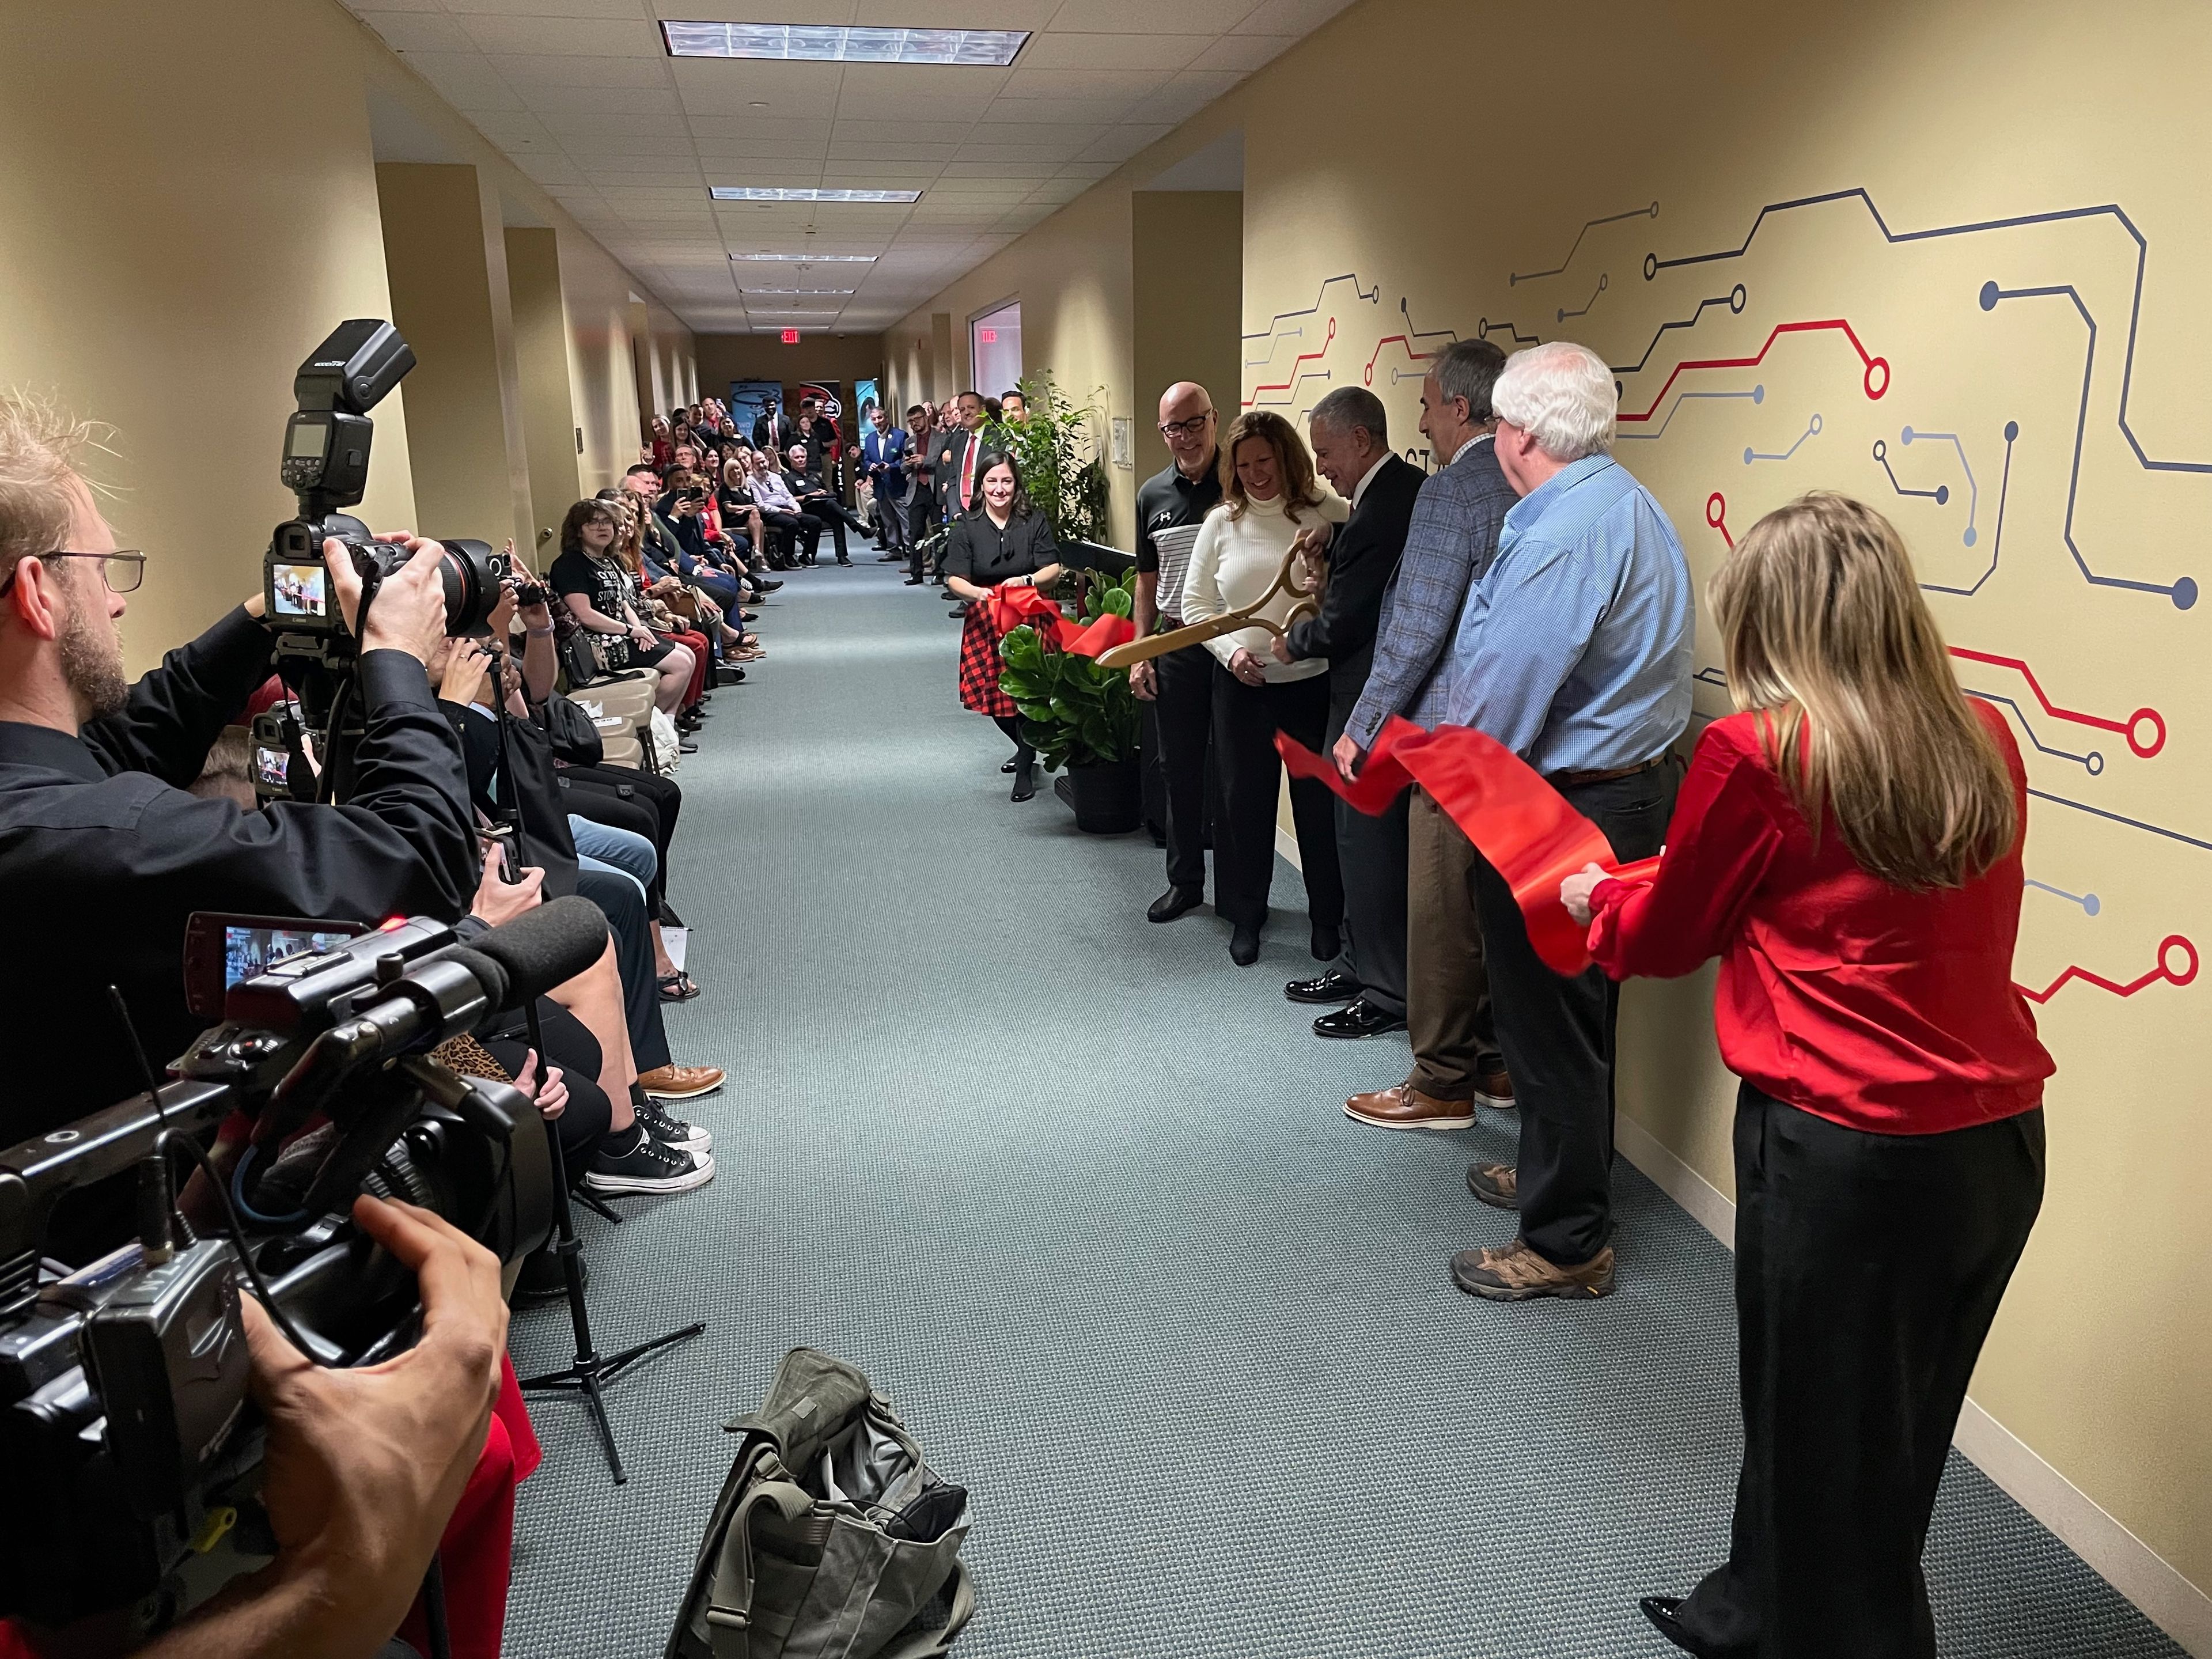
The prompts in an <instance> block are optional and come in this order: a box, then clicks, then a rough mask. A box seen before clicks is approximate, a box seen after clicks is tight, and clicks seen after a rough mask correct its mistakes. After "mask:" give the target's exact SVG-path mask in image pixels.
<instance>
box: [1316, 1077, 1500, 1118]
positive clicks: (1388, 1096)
mask: <svg viewBox="0 0 2212 1659" xmlns="http://www.w3.org/2000/svg"><path fill="white" fill-rule="evenodd" d="M1344 1115H1345V1116H1346V1117H1348V1118H1351V1119H1352V1120H1354V1121H1357V1122H1360V1123H1371V1124H1373V1125H1374V1126H1375V1127H1376V1128H1378V1129H1471V1128H1473V1127H1474V1102H1473V1101H1471V1100H1438V1099H1437V1097H1435V1096H1434V1095H1425V1094H1423V1093H1422V1092H1421V1091H1419V1089H1416V1088H1415V1087H1414V1086H1413V1084H1412V1083H1411V1082H1406V1083H1401V1084H1399V1085H1397V1086H1396V1087H1395V1088H1392V1089H1379V1090H1377V1091H1376V1092H1375V1093H1373V1094H1371V1095H1354V1096H1352V1098H1351V1099H1349V1100H1347V1101H1346V1102H1345V1103H1344Z"/></svg>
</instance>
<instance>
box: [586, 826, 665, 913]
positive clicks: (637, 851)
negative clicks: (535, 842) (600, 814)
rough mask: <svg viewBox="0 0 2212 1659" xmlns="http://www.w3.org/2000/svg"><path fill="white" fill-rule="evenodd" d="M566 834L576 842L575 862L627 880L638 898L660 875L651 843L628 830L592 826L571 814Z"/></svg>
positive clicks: (658, 861)
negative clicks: (628, 879)
mask: <svg viewBox="0 0 2212 1659" xmlns="http://www.w3.org/2000/svg"><path fill="white" fill-rule="evenodd" d="M568 833H569V835H570V836H573V837H574V840H575V842H576V858H577V861H578V862H580V864H582V865H583V866H584V867H585V868H586V869H587V870H606V871H610V872H619V873H620V874H623V875H625V876H628V877H629V878H630V879H631V880H633V881H635V883H636V884H637V886H638V891H639V892H640V894H642V893H644V891H645V890H647V888H649V887H651V886H652V885H653V878H655V877H657V876H659V873H660V854H659V852H658V851H657V850H656V849H655V848H654V847H653V843H652V842H649V841H647V839H646V838H645V837H644V836H641V835H639V834H637V833H636V831H635V830H631V829H615V828H613V827H612V826H611V825H609V824H605V823H592V820H591V819H589V818H584V817H576V816H575V815H574V814H573V813H571V814H570V815H569V818H568Z"/></svg>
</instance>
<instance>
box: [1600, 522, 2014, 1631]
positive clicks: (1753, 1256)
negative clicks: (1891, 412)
mask: <svg viewBox="0 0 2212 1659" xmlns="http://www.w3.org/2000/svg"><path fill="white" fill-rule="evenodd" d="M1710 598H1711V603H1712V608H1713V614H1714V616H1715V617H1716V619H1717V621H1718V623H1719V624H1720V630H1721V635H1722V640H1723V656H1724V659H1725V661H1726V664H1727V668H1728V676H1729V689H1730V693H1731V695H1732V696H1733V697H1734V699H1735V704H1736V707H1737V708H1738V709H1739V710H1741V712H1740V713H1737V714H1731V715H1729V716H1728V717H1727V718H1725V719H1723V720H1716V721H1714V722H1713V723H1712V724H1711V726H1708V727H1706V729H1705V733H1704V735H1703V736H1702V737H1701V738H1699V742H1698V747H1697V751H1696V754H1695V755H1694V757H1692V761H1691V763H1690V770H1689V775H1688V776H1687V777H1686V779H1685V780H1684V781H1683V784H1682V789H1681V793H1680V799H1679V802H1678V804H1677V805H1676V807H1675V811H1674V821H1673V823H1672V824H1671V826H1670V828H1669V829H1668V842H1667V848H1666V853H1665V855H1664V857H1663V858H1662V860H1661V862H1660V865H1659V870H1658V873H1657V875H1656V877H1655V878H1653V879H1652V880H1651V881H1650V883H1649V884H1643V885H1632V884H1626V883H1623V882H1620V881H1615V880H1611V879H1608V878H1606V876H1605V874H1604V872H1602V871H1600V870H1599V869H1598V868H1597V867H1596V866H1595V865H1593V866H1590V867H1589V869H1587V870H1585V871H1583V872H1582V873H1581V874H1579V875H1576V876H1573V877H1571V878H1568V880H1567V881H1566V882H1565V884H1563V886H1562V888H1561V890H1560V898H1561V900H1562V901H1563V902H1565V904H1566V906H1567V908H1568V909H1569V911H1570V912H1571V913H1572V914H1573V915H1575V916H1576V918H1577V920H1587V921H1590V923H1591V927H1590V950H1591V952H1592V954H1593V955H1594V956H1595V957H1596V959H1597V961H1598V963H1600V964H1601V966H1602V967H1603V968H1604V969H1606V971H1607V973H1608V974H1610V975H1613V977H1614V978H1616V979H1625V978H1626V977H1627V976H1629V975H1632V974H1647V975H1661V976H1672V975H1680V974H1686V973H1688V972H1690V971H1691V970H1692V969H1695V968H1696V967H1698V966H1699V964H1700V963H1703V962H1705V960H1706V959H1707V958H1709V957H1715V956H1717V957H1720V958H1721V969H1720V985H1719V991H1718V995H1717V1000H1716V1007H1715V1024H1716V1025H1717V1029H1718V1033H1719V1037H1720V1047H1721V1054H1722V1057H1723V1059H1724V1060H1726V1061H1727V1062H1728V1064H1729V1068H1730V1069H1731V1070H1732V1071H1734V1072H1735V1073H1737V1074H1738V1075H1739V1076H1741V1078H1742V1079H1743V1084H1742V1088H1741V1092H1740V1094H1739V1097H1738V1103H1737V1109H1736V1119H1735V1173H1736V1231H1735V1246H1736V1314H1737V1318H1738V1321H1739V1323H1740V1326H1741V1343H1740V1363H1741V1384H1742V1401H1743V1417H1744V1460H1743V1472H1742V1475H1741V1480H1739V1482H1738V1485H1737V1488H1736V1506H1735V1524H1734V1528H1733V1534H1732V1538H1731V1542H1730V1547H1729V1559H1728V1560H1727V1561H1726V1562H1725V1563H1723V1565H1721V1566H1720V1567H1718V1568H1717V1569H1716V1570H1715V1571H1713V1572H1712V1573H1711V1574H1710V1575H1708V1576H1707V1577H1706V1578H1705V1581H1704V1582H1703V1583H1700V1584H1699V1586H1698V1587H1697V1589H1696V1590H1695V1591H1694V1592H1693V1593H1692V1595H1690V1596H1689V1597H1688V1598H1687V1599H1686V1600H1679V1599H1677V1598H1674V1597H1672V1596H1656V1595H1655V1596H1647V1597H1645V1598H1644V1602H1643V1607H1644V1613H1645V1614H1646V1615H1647V1616H1648V1617H1649V1618H1650V1620H1651V1622H1652V1623H1653V1624H1654V1625H1656V1626H1658V1628H1659V1629H1660V1630H1661V1631H1662V1632H1664V1633H1665V1634H1666V1635H1667V1636H1668V1638H1669V1639H1670V1640H1672V1641H1673V1642H1674V1644H1676V1645H1677V1646H1678V1647H1680V1648H1682V1649H1684V1650H1686V1651H1688V1652H1691V1653H1695V1654H1705V1655H1711V1656H1724V1659H1753V1656H1781V1655H1787V1656H1789V1659H1822V1656H1835V1659H1844V1656H1849V1659H1934V1655H1935V1652H1936V1638H1935V1630H1934V1625H1933V1622H1932V1620H1931V1619H1930V1616H1929V1607H1928V1593H1927V1587H1926V1584H1925V1583H1924V1582H1923V1579H1922V1577H1921V1570H1920V1554H1921V1547H1922V1544H1923V1541H1924V1540H1925V1538H1926V1536H1927V1531H1928V1522H1929V1514H1930V1512H1931V1511H1932V1510H1933V1508H1934V1506H1935V1502H1936V1482H1937V1480H1939V1479H1940V1477H1941V1476H1942V1470H1943V1459H1944V1454H1945V1452H1946V1450H1947V1449H1948V1447H1949V1445H1950V1443H1951V1436H1952V1432H1953V1431H1954V1429H1955V1428H1956V1426H1957V1425H1958V1419H1959V1411H1960V1406H1961V1404H1962V1403H1963V1402H1964V1401H1965V1399H1966V1384H1967V1382H1968V1380H1969V1378H1970V1377H1971V1376H1972V1373H1973V1369H1974V1361H1975V1358H1976V1357H1977V1356H1978V1354H1979V1353H1980V1352H1981V1347H1982V1342H1983V1340H1984V1337H1986V1336H1987V1335H1988V1334H1989V1328H1990V1322H1991V1321H1992V1320H1993V1319H1994V1318H1995V1316H1996V1310H1997V1304H1998V1301H1999V1300H2000V1299H2001V1298H2002V1296H2003V1294H2004V1289H2005V1285H2006V1283H2007V1281H2008V1280H2009V1279H2010V1278H2011V1276H2012V1270H2013V1267H2014V1265H2015V1263H2016V1262H2017V1261H2019V1260H2020V1254H2021V1249H2022V1248H2023V1247H2024V1246H2025V1245H2026V1243H2027V1235H2028V1230H2029V1229H2030V1228H2031V1227H2032V1226H2033V1225H2034V1221H2035V1216H2036V1212H2037V1210H2038V1208H2039V1206H2040V1205H2041V1203H2042V1200H2043V1165H2044V1139H2043V1109H2042V1100H2043V1080H2044V1079H2045V1078H2047V1077H2049V1076H2050V1075H2051V1071H2052V1069H2053V1068H2052V1066H2051V1057H2050V1055H2049V1054H2046V1053H2045V1051H2044V1048H2043V1045H2042V1044H2041V1043H2040V1042H2038V1041H2037V1040H2036V1035H2035V1022H2034V1020H2033V1018H2032V1017H2031V1016H2030V1014H2029V1012H2028V1009H2027V1003H2026V1001H2025V1000H2023V999H2022V998H2021V994H2020V993H2019V992H2018V991H2017V990H2015V988H2014V987H2013V984H2012V981H2011V968H2012V955H2013V941H2014V937H2015V933H2017V932H2018V929H2019V923H2020V902H2021V830H2022V827H2023V824H2024V822H2025V819H2026V815H2027V779H2026V775H2025V773H2024V772H2023V770H2022V769H2021V759H2020V751H2019V750H2018V749H2017V748H2016V747H2015V745H2014V743H2013V740H2012V738H2011V735H2010V733H2009V732H2008V731H2007V729H2006V727H2005V725H2004V722H2003V720H2002V718H2001V717H2000V716H1999V715H1998V714H1996V711H1995V710H1994V709H1992V708H1990V707H1989V706H1988V705H1987V704H1985V703H1981V702H1969V701H1968V700H1967V699H1966V696H1964V695H1963V694H1962V693H1961V692H1960V690H1959V687H1958V682H1957V680H1956V679H1955V678H1954V677H1953V675H1952V672H1951V667H1950V661H1949V659H1948V656H1947V654H1946V653H1945V651H1944V648H1943V641H1942V636H1941V635H1940V634H1939V633H1938V632H1937V630H1936V623H1935V619H1934V618H1933V617H1930V616H1929V613H1928V608H1927V605H1925V603H1924V602H1923V600H1922V599H1921V596H1920V590H1919V587H1918V586H1917V583H1916V581H1915V579H1914V575H1913V571H1912V566H1911V560H1910V559H1909V557H1908V556H1907V555H1906V553H1905V546H1904V544H1903V543H1902V542H1901V541H1900V540H1899V537H1898V534H1897V532H1896V530H1895V529H1894V528H1893V526H1891V525H1890V523H1889V522H1888V520H1886V519H1884V518H1883V517H1882V516H1881V514H1880V513H1875V511H1873V510H1872V509H1871V508H1869V507H1863V506H1862V505H1860V504H1859V503H1858V502H1857V501H1850V500H1846V499H1845V498H1844V497H1842V496H1839V495H1808V496H1805V497H1803V498H1802V499H1801V500H1799V501H1794V502H1792V503H1791V504H1790V506H1788V507H1784V508H1782V509H1781V510H1780V511H1778V512H1776V513H1770V514H1768V515H1767V516H1766V517H1765V518H1764V519H1762V520H1759V523H1758V524H1757V525H1755V526H1753V528H1752V529H1751V531H1750V532H1748V533H1747V534H1746V535H1745V536H1744V538H1742V540H1741V541H1740V542H1738V543H1737V544H1736V547H1735V552H1734V553H1733V554H1732V555H1730V556H1729V560H1728V562H1727V564H1726V565H1725V566H1724V567H1723V568H1722V570H1721V572H1720V574H1718V575H1717V577H1715V579H1714V580H1713V583H1712V586H1711V592H1710Z"/></svg>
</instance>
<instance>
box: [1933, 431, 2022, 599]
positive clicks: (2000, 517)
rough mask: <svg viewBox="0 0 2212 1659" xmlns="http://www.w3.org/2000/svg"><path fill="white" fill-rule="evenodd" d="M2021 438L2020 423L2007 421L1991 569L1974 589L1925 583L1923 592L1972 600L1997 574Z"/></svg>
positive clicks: (1981, 576) (1991, 542) (1979, 576)
mask: <svg viewBox="0 0 2212 1659" xmlns="http://www.w3.org/2000/svg"><path fill="white" fill-rule="evenodd" d="M2019 436H2020V422H2018V421H2007V422H2005V426H2004V443H2005V455H2004V476H2003V477H2002V478H2000V479H1999V480H1998V481H1997V527H1996V535H1995V536H1994V537H1993V538H1991V539H1990V563H1989V568H1987V569H1986V570H1984V571H1983V572H1982V574H1980V575H1978V576H1977V577H1975V578H1974V585H1973V586H1972V587H1949V586H1945V585H1944V584H1943V583H1942V582H1923V583H1921V584H1920V586H1921V591H1922V592H1928V593H1955V594H1957V595H1958V596H1959V597H1960V599H1972V598H1973V597H1974V595H1975V594H1977V593H1978V592H1981V591H1982V589H1983V587H1984V586H1985V585H1986V584H1987V583H1988V581H1989V580H1990V577H1992V576H1994V575H1996V574H1997V561H1998V559H2000V558H2001V557H2002V556H2003V555H2004V515H2005V502H2006V501H2008V500H2009V499H2010V497H2011V495H2012V447H2013V444H2014V442H2015V440H2017V439H2018V438H2019Z"/></svg>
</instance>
